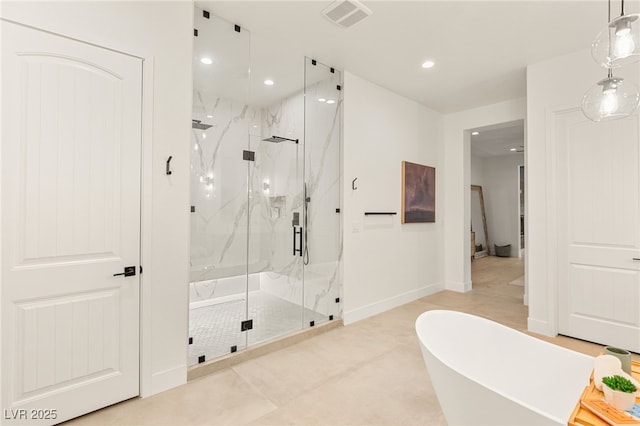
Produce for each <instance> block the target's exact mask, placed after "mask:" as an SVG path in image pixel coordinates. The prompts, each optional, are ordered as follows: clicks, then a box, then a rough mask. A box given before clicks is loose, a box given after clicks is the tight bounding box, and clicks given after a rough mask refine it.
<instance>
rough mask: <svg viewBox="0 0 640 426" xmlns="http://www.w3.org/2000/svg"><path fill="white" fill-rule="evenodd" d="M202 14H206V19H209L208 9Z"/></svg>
mask: <svg viewBox="0 0 640 426" xmlns="http://www.w3.org/2000/svg"><path fill="white" fill-rule="evenodd" d="M202 16H204V17H205V18H206V19H209V12H208V11H206V10H203V11H202Z"/></svg>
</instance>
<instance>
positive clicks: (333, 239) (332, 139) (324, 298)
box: [304, 59, 342, 316]
mask: <svg viewBox="0 0 640 426" xmlns="http://www.w3.org/2000/svg"><path fill="white" fill-rule="evenodd" d="M306 82H307V84H306V89H305V91H306V97H305V144H306V150H305V156H306V181H307V187H308V193H309V194H310V197H311V202H310V203H309V206H308V215H309V230H310V234H309V241H308V246H309V262H308V265H307V266H306V267H305V272H304V278H305V306H306V307H308V308H311V309H313V310H314V311H316V312H325V313H327V314H334V315H336V316H341V314H340V312H339V309H340V306H341V305H340V304H336V302H335V299H336V298H337V297H340V290H341V283H342V277H341V274H340V271H341V269H340V261H341V258H342V230H341V226H340V224H341V220H340V213H337V212H336V209H339V208H340V207H341V193H340V190H341V184H340V181H341V179H340V176H341V159H340V153H341V145H340V141H341V129H342V91H341V90H339V89H338V86H340V89H342V87H341V86H342V73H341V72H340V71H338V70H334V72H331V71H330V69H329V67H326V66H324V65H322V64H317V65H312V64H311V60H309V59H307V63H306ZM323 99H324V101H322V100H323Z"/></svg>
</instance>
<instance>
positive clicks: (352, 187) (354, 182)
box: [351, 178, 358, 191]
mask: <svg viewBox="0 0 640 426" xmlns="http://www.w3.org/2000/svg"><path fill="white" fill-rule="evenodd" d="M357 180H358V178H355V179H354V180H352V181H351V189H353V190H354V191H355V190H356V189H358V187H357V186H356V181H357Z"/></svg>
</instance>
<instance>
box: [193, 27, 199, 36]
mask: <svg viewBox="0 0 640 426" xmlns="http://www.w3.org/2000/svg"><path fill="white" fill-rule="evenodd" d="M193 36H194V37H198V29H197V28H194V29H193Z"/></svg>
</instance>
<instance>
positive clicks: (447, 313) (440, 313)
mask: <svg viewBox="0 0 640 426" xmlns="http://www.w3.org/2000/svg"><path fill="white" fill-rule="evenodd" d="M434 315H435V316H464V317H467V318H469V317H471V318H473V319H474V321H477V320H480V321H482V322H484V323H492V324H494V326H499V327H500V328H502V329H507V330H509V332H511V333H519V334H523V335H524V336H527V337H529V338H531V339H535V340H538V341H540V342H541V343H544V344H547V345H553V343H549V342H546V341H544V340H541V339H538V338H536V337H534V336H531V335H529V334H526V333H523V332H521V331H519V330H516V329H515V328H511V327H507V326H506V325H504V324H500V323H499V322H496V321H493V320H491V319H488V318H485V317H481V316H478V315H473V314H469V313H467V312H460V311H453V310H449V309H433V310H428V311H425V312H423V313H421V314H420V315H419V316H418V318H416V322H415V331H416V334H417V335H418V340H419V341H420V345H421V346H422V348H423V349H424V350H427V351H428V352H429V353H430V354H431V356H433V357H434V358H435V359H437V360H438V361H439V362H441V363H442V364H443V365H444V366H446V367H447V368H448V369H450V370H451V371H453V372H455V373H457V374H460V375H462V376H463V377H465V378H466V379H468V380H470V381H472V382H474V383H476V384H478V385H479V386H482V387H484V388H486V389H488V390H490V391H491V392H493V393H495V394H497V395H500V396H501V397H503V398H506V399H508V400H510V401H513V402H515V403H517V404H519V405H520V406H522V407H525V408H527V409H529V410H531V411H533V412H535V413H537V414H539V415H541V416H542V417H545V418H548V419H550V420H552V421H555V422H557V423H560V424H566V423H567V421H568V418H567V419H560V418H558V417H556V416H555V415H551V414H550V413H545V412H543V411H542V410H541V409H540V408H537V407H534V406H532V405H531V404H530V403H527V402H524V401H522V400H521V399H520V398H516V397H513V396H509V395H506V394H505V393H504V392H502V391H500V390H498V389H495V387H494V386H491V385H488V384H486V383H481V382H480V381H478V380H477V379H476V378H475V377H469V376H466V375H464V374H463V373H461V372H460V371H459V370H458V369H456V368H454V367H452V366H451V364H450V363H448V362H446V361H445V360H443V359H442V358H441V357H439V356H438V355H436V354H435V353H434V352H433V351H432V350H431V349H430V348H429V347H428V346H427V345H425V343H424V341H423V340H422V334H421V333H420V329H419V325H420V323H421V322H422V321H424V320H423V318H424V317H427V316H434ZM553 346H554V347H556V348H557V349H559V350H561V351H562V352H565V351H568V352H572V353H578V354H580V355H583V356H585V357H588V358H592V357H590V356H589V355H585V354H583V353H580V352H576V351H572V350H570V349H567V348H564V347H562V346H557V345H553ZM425 361H426V360H425ZM588 385H589V377H588V376H587V377H586V382H585V385H584V386H585V387H586V386H588ZM436 395H437V391H436ZM578 402H579V396H578V399H576V403H578ZM569 415H570V414H569Z"/></svg>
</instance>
